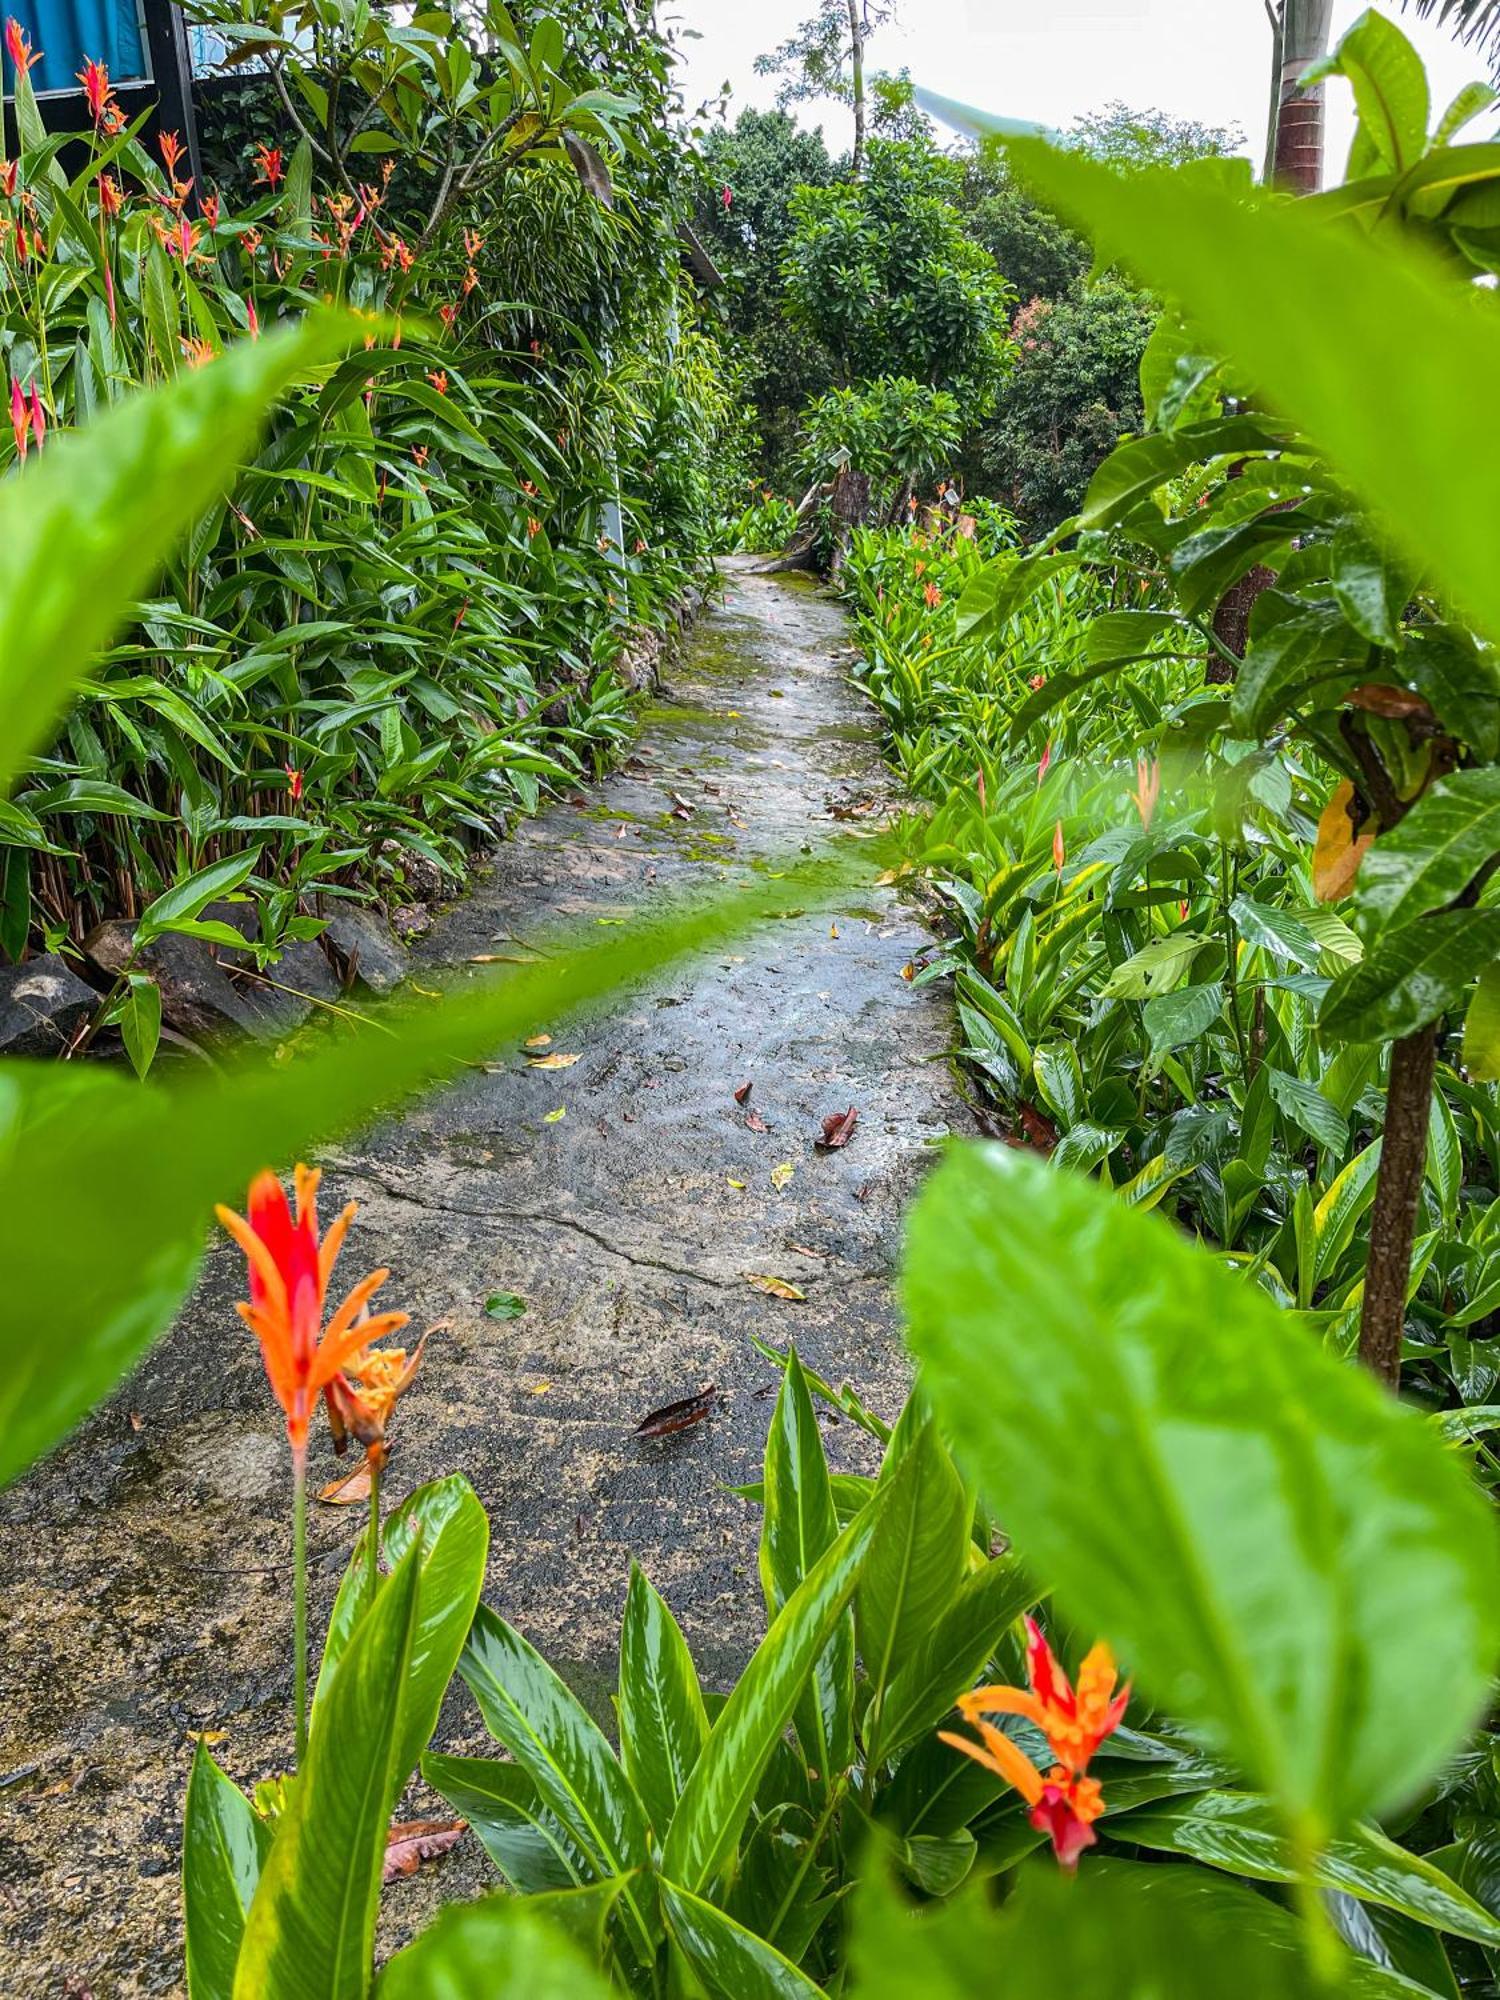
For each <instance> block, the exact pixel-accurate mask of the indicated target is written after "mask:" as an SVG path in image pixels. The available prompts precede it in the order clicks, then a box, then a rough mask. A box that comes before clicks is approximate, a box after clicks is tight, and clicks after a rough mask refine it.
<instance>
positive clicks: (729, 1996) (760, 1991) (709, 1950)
mask: <svg viewBox="0 0 1500 2000" xmlns="http://www.w3.org/2000/svg"><path fill="white" fill-rule="evenodd" d="M661 1900H662V1908H663V1910H664V1911H665V1913H666V1918H667V1926H668V1928H669V1930H670V1931H671V1933H672V1936H673V1937H674V1938H675V1939H676V1940H677V1943H678V1945H679V1947H680V1948H681V1950H682V1953H683V1956H684V1957H685V1958H686V1959H687V1961H688V1963H689V1965H691V1966H692V1968H693V1970H694V1972H696V1973H697V1975H698V1977H699V1978H700V1979H701V1980H702V1981H703V1984H704V1985H705V1986H706V1987H707V1988H708V1990H709V1992H710V1993H712V1994H715V1995H717V1996H718V2000H816V1997H817V1996H818V1995H819V1994H820V1993H821V1992H822V1988H821V1987H819V1986H815V1985H814V1984H813V1982H812V1980H810V1979H809V1978H808V1976H807V1974H806V1973H805V1972H799V1971H798V1970H797V1968H796V1966H795V1965H793V1964H792V1962H791V1960H790V1959H789V1958H783V1957H782V1955H781V1953H780V1952H779V1951H777V1950H776V1948H775V1946H774V1945H769V1944H767V1943H766V1942H765V1940H764V1938H759V1937H757V1936H756V1935H755V1933H754V1931H749V1930H746V1929H745V1927H744V1925H743V1924H737V1923H736V1922H735V1920H734V1919H733V1917H728V1916H726V1915H725V1914H724V1912H723V1911H722V1910H720V1909H717V1908H716V1907H715V1906H714V1904H712V1903H708V1902H705V1901H704V1900H703V1898H702V1897H701V1896H695V1895H693V1894H692V1893H691V1892H690V1891H689V1890H687V1889H679V1888H677V1887H676V1886H675V1885H674V1884H673V1883H671V1882H667V1881H663V1883H662V1885H661Z"/></svg>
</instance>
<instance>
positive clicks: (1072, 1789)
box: [939, 1618, 1130, 1869]
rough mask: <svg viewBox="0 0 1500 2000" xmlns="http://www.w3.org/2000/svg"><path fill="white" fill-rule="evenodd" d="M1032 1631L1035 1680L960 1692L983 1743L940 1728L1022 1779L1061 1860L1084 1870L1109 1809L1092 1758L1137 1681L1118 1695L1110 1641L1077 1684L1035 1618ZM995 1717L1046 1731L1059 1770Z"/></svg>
mask: <svg viewBox="0 0 1500 2000" xmlns="http://www.w3.org/2000/svg"><path fill="white" fill-rule="evenodd" d="M1026 1636H1027V1648H1026V1678H1027V1680H1028V1681H1029V1682H1030V1686H1029V1687H1027V1688H1013V1687H981V1688H975V1689H974V1690H973V1691H972V1693H970V1694H966V1695H961V1696H960V1697H959V1701H958V1707H959V1710H960V1712H961V1713H962V1715H963V1717H964V1720H965V1721H966V1722H968V1723H970V1724H972V1726H973V1727H974V1728H975V1729H976V1730H977V1731H978V1732H979V1737H980V1741H979V1742H978V1743H975V1742H973V1741H972V1740H971V1739H970V1738H969V1737H967V1736H956V1735H952V1734H950V1733H949V1732H948V1731H946V1730H943V1731H940V1732H939V1734H940V1736H941V1739H942V1741H943V1742H944V1743H950V1744H952V1746H953V1747H954V1749H955V1750H962V1751H963V1753H964V1755H965V1756H967V1757H972V1758H973V1759H974V1761H975V1762H976V1763H978V1764H982V1765H983V1766H984V1767H985V1769H986V1770H989V1771H993V1772H994V1773H995V1775H996V1776H997V1777H1000V1778H1003V1779H1004V1780H1005V1782H1006V1783H1007V1784H1009V1785H1014V1787H1015V1788H1016V1790H1017V1791H1018V1792H1019V1793H1020V1794H1021V1797H1022V1798H1023V1799H1024V1800H1025V1801H1026V1803H1027V1805H1028V1806H1030V1808H1031V1813H1030V1819H1031V1824H1032V1825H1033V1826H1034V1827H1035V1828H1036V1829H1037V1831H1038V1832H1039V1833H1045V1834H1046V1835H1047V1836H1048V1838H1049V1839H1050V1840H1051V1842H1052V1848H1053V1852H1054V1853H1055V1854H1056V1856H1057V1858H1058V1860H1059V1862H1061V1864H1062V1866H1063V1867H1064V1868H1070V1869H1071V1868H1076V1867H1077V1865H1078V1857H1079V1855H1080V1854H1082V1852H1083V1850H1084V1849H1085V1848H1086V1847H1092V1846H1093V1844H1094V1842H1095V1840H1096V1839H1097V1838H1098V1836H1097V1835H1096V1834H1095V1832H1094V1821H1095V1820H1096V1819H1098V1818H1099V1816H1100V1814H1101V1813H1102V1812H1103V1811H1104V1791H1103V1787H1102V1786H1101V1785H1100V1783H1099V1781H1098V1779H1097V1778H1090V1777H1089V1776H1088V1775H1087V1772H1088V1767H1089V1762H1090V1760H1091V1759H1092V1757H1093V1756H1094V1753H1095V1752H1096V1751H1097V1750H1098V1748H1099V1745H1100V1744H1101V1743H1102V1742H1103V1741H1104V1739H1105V1737H1107V1736H1109V1735H1111V1734H1112V1733H1113V1732H1114V1731H1115V1730H1116V1729H1118V1728H1119V1726H1120V1724H1121V1723H1122V1722H1123V1721H1124V1719H1125V1710H1126V1707H1127V1705H1128V1704H1129V1701H1130V1684H1129V1682H1127V1683H1126V1684H1125V1686H1124V1687H1123V1688H1121V1689H1120V1690H1119V1692H1118V1693H1116V1691H1115V1689H1116V1682H1117V1679H1118V1675H1117V1674H1116V1671H1115V1662H1114V1656H1113V1654H1112V1653H1111V1652H1110V1650H1109V1648H1108V1646H1106V1645H1105V1644H1104V1642H1103V1641H1102V1640H1101V1641H1100V1642H1099V1643H1098V1644H1097V1645H1095V1646H1093V1647H1092V1648H1091V1649H1090V1651H1089V1652H1088V1654H1087V1656H1086V1657H1085V1659H1084V1662H1083V1665H1082V1666H1081V1667H1080V1668H1079V1670H1078V1686H1077V1688H1076V1689H1075V1688H1074V1687H1073V1686H1072V1685H1071V1684H1070V1682H1069V1680H1068V1677H1067V1675H1066V1674H1065V1673H1064V1672H1063V1670H1062V1668H1061V1667H1060V1666H1059V1665H1058V1663H1057V1660H1056V1658H1055V1657H1054V1655H1053V1652H1052V1648H1051V1647H1050V1646H1049V1645H1048V1644H1047V1641H1046V1639H1045V1638H1044V1637H1043V1636H1042V1632H1041V1629H1040V1627H1039V1626H1038V1625H1037V1624H1036V1622H1035V1620H1034V1619H1030V1618H1028V1619H1027V1621H1026ZM990 1715H1017V1716H1020V1717H1021V1718H1022V1719H1023V1720H1024V1721H1026V1722H1030V1723H1032V1724H1034V1725H1035V1727H1036V1728H1038V1729H1039V1730H1041V1732H1042V1734H1043V1735H1044V1736H1045V1737H1046V1739H1047V1746H1048V1748H1049V1749H1050V1750H1051V1752H1052V1755H1053V1756H1054V1758H1056V1760H1057V1761H1056V1763H1055V1764H1054V1765H1053V1767H1052V1769H1051V1770H1050V1771H1048V1772H1047V1773H1046V1774H1045V1776H1044V1775H1043V1773H1042V1772H1040V1771H1039V1770H1038V1769H1037V1767H1036V1765H1035V1764H1033V1763H1032V1761H1031V1759H1030V1758H1029V1757H1028V1756H1027V1755H1026V1753H1025V1751H1024V1750H1023V1749H1022V1748H1021V1746H1020V1744H1019V1743H1017V1742H1015V1741H1014V1740H1013V1739H1012V1738H1011V1737H1009V1736H1007V1735H1006V1734H1005V1733H1004V1731H1003V1730H1000V1729H997V1728H996V1727H995V1725H994V1724H993V1723H991V1722H988V1721H986V1720H985V1718H986V1716H990Z"/></svg>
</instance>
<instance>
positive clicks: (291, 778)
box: [281, 764, 302, 804]
mask: <svg viewBox="0 0 1500 2000" xmlns="http://www.w3.org/2000/svg"><path fill="white" fill-rule="evenodd" d="M281 768H282V770H283V771H285V772H286V791H287V797H288V798H289V799H291V800H292V801H293V803H294V804H295V802H296V801H297V800H298V799H300V798H301V796H302V773H301V772H300V771H299V770H298V769H297V767H296V765H295V764H283V765H282V767H281Z"/></svg>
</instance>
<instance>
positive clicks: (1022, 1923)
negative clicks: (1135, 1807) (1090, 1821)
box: [850, 1860, 1423, 2000]
mask: <svg viewBox="0 0 1500 2000" xmlns="http://www.w3.org/2000/svg"><path fill="white" fill-rule="evenodd" d="M850 1958H851V1964H852V1971H853V1978H852V1981H851V1992H852V1994H853V1996H854V2000H909V1996H910V1995H913V1994H920V1995H921V1996H922V2000H975V1996H976V1995H980V1994H982V1995H984V1996H985V2000H1037V1996H1038V1995H1039V1994H1049V1993H1056V1994H1069V1995H1075V1994H1076V1995H1078V1996H1079V2000H1105V1996H1106V1995H1107V1996H1108V2000H1204V1996H1205V1995H1207V1994H1211V1993H1225V1994H1229V1993H1232V1994H1233V1995H1234V2000H1330V1996H1332V1997H1333V2000H1396V1996H1399V1995H1407V1996H1412V2000H1418V1997H1419V1996H1421V1995H1422V1993H1423V1989H1422V1988H1421V1987H1419V1986H1416V1985H1414V1984H1413V1983H1412V1982H1411V1981H1410V1980H1407V1979H1403V1978H1402V1977H1401V1976H1400V1974H1399V1973H1393V1972H1388V1971H1385V1970H1383V1969H1381V1968H1379V1967H1377V1966H1373V1965H1367V1964H1364V1963H1363V1962H1362V1961H1360V1960H1358V1959H1355V1958H1352V1957H1349V1956H1347V1955H1345V1954H1344V1953H1343V1952H1342V1951H1341V1952H1340V1953H1339V1955H1338V1960H1337V1961H1336V1962H1335V1965H1334V1968H1333V1973H1332V1976H1331V1977H1330V1978H1328V1979H1326V1980H1325V1979H1323V1978H1322V1977H1321V1976H1320V1973H1319V1971H1318V1970H1316V1969H1314V1967H1313V1966H1312V1965H1311V1964H1310V1962H1309V1958H1308V1953H1307V1944H1306V1939H1305V1937H1304V1935H1303V1932H1302V1928H1301V1926H1300V1925H1299V1924H1298V1922H1297V1920H1296V1918H1295V1917H1294V1916H1293V1915H1292V1914H1291V1912H1290V1911H1289V1910H1284V1909H1281V1908H1280V1907H1278V1905H1276V1904H1275V1903H1272V1902H1269V1901H1267V1900H1266V1899H1265V1898H1264V1897H1261V1896H1256V1895H1254V1894H1252V1893H1251V1892H1250V1891H1249V1890H1247V1889H1242V1888H1231V1887H1230V1886H1229V1884H1228V1883H1225V1882H1216V1881H1215V1880H1214V1878H1213V1877H1212V1876H1211V1875H1207V1874H1205V1873H1204V1872H1203V1871H1202V1870H1201V1869H1191V1868H1169V1867H1168V1868H1163V1867H1142V1866H1140V1865H1138V1864H1136V1863H1132V1862H1127V1861H1115V1860H1100V1861H1094V1862H1092V1863H1091V1864H1090V1865H1088V1866H1086V1867H1085V1868H1084V1869H1083V1870H1082V1871H1081V1875H1080V1879H1079V1880H1078V1881H1076V1882H1074V1881H1070V1880H1068V1879H1067V1877H1066V1876H1064V1875H1063V1874H1062V1872H1061V1871H1060V1870H1059V1869H1057V1868H1054V1867H1051V1866H1050V1865H1047V1864H1041V1863H1039V1864H1037V1865H1035V1866H1033V1867H1030V1868H1027V1869H1026V1870H1024V1871H1023V1873H1022V1875H1021V1878H1020V1881H1019V1883H1018V1885H1017V1888H1016V1891H1015V1893H1014V1895H1012V1896H1011V1898H1010V1899H1009V1901H1008V1902H1007V1903H1006V1904H1005V1905H1004V1907H1003V1909H997V1908H996V1907H995V1905H994V1904H993V1902H992V1901H991V1900H990V1899H989V1897H988V1896H987V1895H986V1894H985V1893H984V1892H983V1891H982V1890H980V1889H977V1888H976V1889H974V1890H971V1891H969V1892H968V1893H966V1894H964V1895H962V1896H957V1897H954V1898H952V1899H951V1900H949V1901H948V1902H945V1903H939V1904H936V1905H933V1906H929V1907H928V1908H926V1909H923V1910H920V1911H914V1910H912V1909H911V1908H910V1907H909V1905H907V1904H906V1903H905V1902H904V1901H903V1900H902V1899H901V1898H900V1897H899V1896H897V1894H896V1893H895V1892H894V1891H893V1890H892V1889H891V1888H890V1887H889V1886H888V1884H887V1883H886V1882H885V1881H884V1880H883V1878H882V1877H881V1876H880V1875H879V1874H874V1873H872V1874H871V1876H870V1877H869V1878H868V1880H867V1881H866V1882H865V1884H864V1885H863V1887H862V1888H861V1890H860V1893H859V1897H858V1901H857V1903H856V1908H855V1917H854V1932H853V1938H852V1941H851V1946H850Z"/></svg>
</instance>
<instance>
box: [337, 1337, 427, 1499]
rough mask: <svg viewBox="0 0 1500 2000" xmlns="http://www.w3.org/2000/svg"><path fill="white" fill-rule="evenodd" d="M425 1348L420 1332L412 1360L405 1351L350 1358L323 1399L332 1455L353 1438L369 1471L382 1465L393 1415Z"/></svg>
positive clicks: (370, 1351) (371, 1351)
mask: <svg viewBox="0 0 1500 2000" xmlns="http://www.w3.org/2000/svg"><path fill="white" fill-rule="evenodd" d="M426 1345H427V1336H426V1334H425V1333H424V1334H423V1336H422V1338H421V1339H420V1340H419V1341H418V1342H417V1345H416V1348H415V1350H414V1351H413V1353H412V1355H411V1358H410V1360H408V1359H407V1354H406V1349H405V1348H404V1347H373V1348H370V1347H366V1348H361V1349H360V1351H359V1352H358V1353H357V1354H351V1355H350V1357H349V1359H348V1360H347V1361H346V1362H345V1363H344V1365H343V1368H342V1369H341V1370H340V1371H339V1373H338V1374H337V1375H335V1376H334V1378H333V1380H332V1381H331V1382H330V1383H329V1384H328V1387H327V1389H326V1390H325V1392H324V1398H323V1400H324V1407H325V1408H326V1409H327V1411H328V1428H329V1429H330V1430H331V1431H332V1432H333V1448H334V1450H335V1451H336V1452H338V1453H340V1454H342V1453H343V1451H344V1450H345V1449H346V1448H347V1446H348V1443H349V1440H350V1438H351V1437H352V1438H353V1439H354V1441H355V1442H356V1444H362V1445H363V1446H364V1448H365V1457H366V1459H367V1460H368V1461H369V1463H370V1464H371V1465H372V1466H375V1467H377V1468H379V1467H382V1466H384V1464H385V1461H386V1449H385V1440H386V1429H387V1426H388V1425H389V1424H390V1421H391V1413H392V1411H393V1410H394V1409H395V1407H396V1405H397V1403H398V1402H400V1400H401V1398H402V1397H403V1396H404V1395H405V1394H406V1392H407V1390H408V1389H409V1388H410V1387H411V1385H412V1383H413V1381H415V1379H416V1373H417V1370H418V1368H419V1367H420V1366H421V1363H422V1350H423V1348H424V1347H426Z"/></svg>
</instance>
